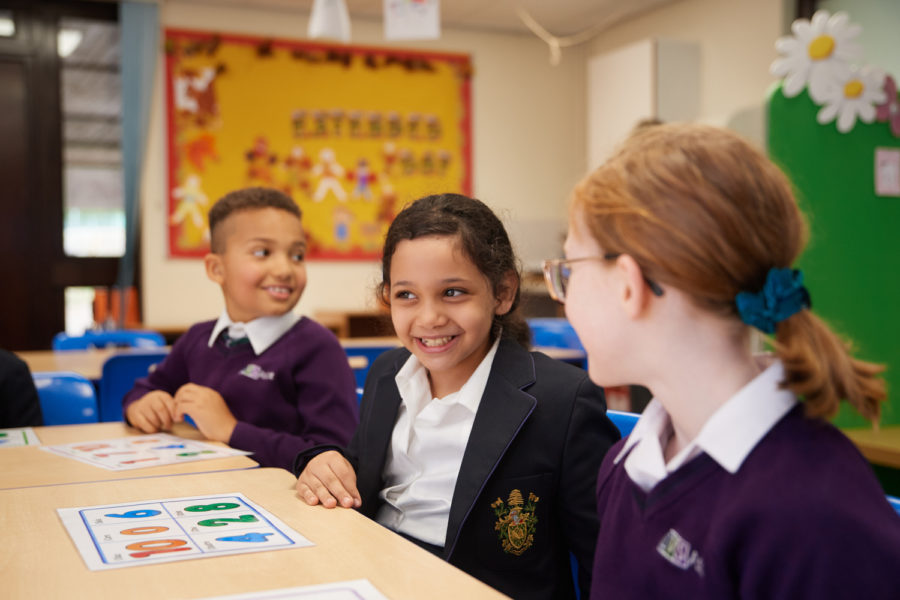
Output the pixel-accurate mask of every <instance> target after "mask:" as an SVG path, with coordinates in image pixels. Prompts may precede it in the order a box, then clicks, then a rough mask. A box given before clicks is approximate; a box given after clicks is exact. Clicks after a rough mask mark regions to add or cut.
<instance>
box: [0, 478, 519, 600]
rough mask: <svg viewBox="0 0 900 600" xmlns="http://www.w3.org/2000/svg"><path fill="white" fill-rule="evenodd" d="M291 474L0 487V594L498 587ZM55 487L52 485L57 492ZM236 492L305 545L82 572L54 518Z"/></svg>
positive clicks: (457, 592)
mask: <svg viewBox="0 0 900 600" xmlns="http://www.w3.org/2000/svg"><path fill="white" fill-rule="evenodd" d="M294 483H295V479H294V477H293V476H292V475H291V474H290V473H288V472H287V471H284V470H282V469H254V470H247V471H233V472H228V473H205V474H197V475H183V476H180V477H156V478H152V479H137V480H133V481H129V482H128V483H127V485H123V484H122V482H109V483H88V484H74V485H67V486H65V487H61V488H23V489H17V490H2V491H0V506H2V507H3V510H2V511H0V531H3V537H4V539H5V540H6V543H4V544H2V548H0V565H3V573H4V577H3V589H4V592H3V596H4V597H7V598H31V597H33V598H69V597H73V596H81V595H84V596H89V597H90V598H92V600H103V599H105V598H110V599H114V600H119V599H120V598H129V599H138V600H140V599H143V598H146V599H152V600H157V599H159V598H205V597H208V596H219V595H226V594H239V593H248V592H253V591H262V590H271V589H278V588H286V587H294V586H302V585H314V584H320V583H330V582H339V581H346V580H351V579H363V578H364V579H368V580H369V581H370V582H372V584H373V585H374V586H375V587H376V588H378V589H379V590H380V591H381V592H382V593H383V594H385V595H386V596H387V597H389V598H391V599H392V600H403V599H407V598H408V599H410V600H412V599H417V600H418V599H421V598H428V599H429V600H442V599H446V600H458V599H459V598H466V599H467V600H481V599H485V600H489V599H496V598H505V596H502V595H501V594H500V593H498V592H496V591H494V590H493V589H491V588H489V587H488V586H486V585H484V584H483V583H481V582H480V581H478V580H476V579H474V578H473V577H471V576H469V575H467V574H465V573H463V572H462V571H460V570H458V569H456V568H455V567H452V566H450V565H448V564H447V563H445V562H444V561H442V560H440V559H439V558H437V557H435V556H433V555H431V554H429V553H428V552H426V551H424V550H422V549H420V548H418V547H417V546H415V545H414V544H412V543H411V542H408V541H406V540H405V539H403V538H401V537H400V536H398V535H396V534H394V533H392V532H390V531H389V530H387V529H385V528H384V527H381V526H380V525H378V524H377V523H375V522H374V521H370V520H369V519H367V518H365V517H363V516H362V515H360V514H359V513H357V512H356V511H353V510H349V509H330V510H329V509H326V508H322V507H320V506H315V507H312V506H307V505H306V504H305V503H303V502H302V501H301V500H299V499H298V498H297V497H296V492H295V491H294ZM57 490H58V491H57ZM229 492H240V493H243V494H244V495H246V496H247V497H248V498H249V499H250V500H252V501H253V502H255V503H257V504H259V505H260V506H262V507H263V508H265V509H266V510H268V511H270V512H272V513H273V514H275V516H277V517H278V518H280V519H281V520H283V521H284V522H285V523H286V524H287V525H289V526H290V527H292V528H293V529H295V530H296V531H298V532H299V533H301V534H302V535H304V536H305V537H307V538H308V539H309V540H311V541H312V542H313V543H314V544H315V546H312V547H307V548H293V549H288V550H272V551H269V552H257V553H252V554H239V555H230V556H218V557H208V558H201V559H195V560H184V561H178V562H170V563H163V564H155V565H141V566H135V567H124V568H119V569H111V570H106V571H90V570H88V568H87V567H86V566H85V564H84V561H83V559H82V557H81V555H80V554H79V553H78V551H77V550H76V548H75V546H74V544H73V543H72V541H71V539H70V537H69V535H68V533H67V531H66V530H65V528H64V527H63V525H62V522H61V521H60V519H59V516H58V515H57V512H56V509H57V508H73V507H83V506H94V505H101V504H112V503H116V502H132V501H138V500H156V499H163V498H173V497H182V496H193V495H201V494H217V493H222V494H224V493H229Z"/></svg>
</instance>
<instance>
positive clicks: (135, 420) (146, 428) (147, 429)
mask: <svg viewBox="0 0 900 600" xmlns="http://www.w3.org/2000/svg"><path fill="white" fill-rule="evenodd" d="M129 420H130V421H131V424H132V425H134V426H135V427H136V428H137V429H140V430H141V431H143V432H144V433H156V432H157V431H159V429H157V428H156V427H154V426H153V424H152V423H151V422H150V421H149V419H147V417H146V416H144V413H142V412H140V411H134V413H133V414H132V415H131V417H130V418H129Z"/></svg>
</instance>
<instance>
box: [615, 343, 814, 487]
mask: <svg viewBox="0 0 900 600" xmlns="http://www.w3.org/2000/svg"><path fill="white" fill-rule="evenodd" d="M782 381H784V366H783V365H782V364H781V361H779V360H775V361H774V362H772V364H771V365H770V366H769V367H768V368H766V369H765V370H764V371H763V372H762V373H760V374H759V375H757V376H756V377H755V378H754V379H752V380H751V381H750V382H749V383H747V385H745V386H744V387H743V388H741V389H740V390H738V392H737V393H736V394H735V395H734V396H732V397H731V398H729V399H728V400H727V401H726V402H725V404H723V405H722V406H720V407H719V409H718V410H716V412H715V413H713V415H712V416H711V417H710V418H709V420H707V422H706V423H705V424H704V425H703V428H702V429H701V430H700V433H699V434H698V435H697V437H696V438H695V439H694V440H693V441H692V442H691V443H690V444H688V446H687V447H686V448H684V449H682V451H681V452H679V453H678V454H677V455H676V456H674V457H673V458H672V460H670V461H669V463H668V464H666V462H665V459H664V458H663V456H664V454H663V448H664V445H665V442H666V441H667V440H668V439H669V437H670V436H671V435H672V423H671V420H670V419H669V414H668V413H667V412H666V410H665V408H664V407H663V405H662V403H661V402H660V401H659V400H657V399H655V398H654V399H653V400H652V401H651V402H650V404H648V405H647V407H646V408H645V409H644V412H643V414H642V415H641V417H640V419H639V420H638V422H637V424H636V425H635V427H634V430H633V431H632V432H631V435H629V436H628V439H627V440H626V441H625V445H624V446H623V447H622V449H621V451H620V452H619V454H618V455H617V456H616V458H615V462H616V463H618V462H619V461H621V460H622V457H624V456H625V455H626V454H627V455H628V457H627V458H626V459H625V470H626V472H627V473H628V476H629V478H630V479H631V480H632V481H634V482H635V483H636V484H638V485H639V486H640V487H641V488H643V489H644V490H645V491H649V490H650V489H651V488H652V487H653V486H655V485H656V484H657V483H659V482H660V481H662V480H663V479H664V478H665V477H666V476H667V475H668V474H669V473H672V472H674V471H675V470H677V469H678V468H679V467H680V466H681V465H683V464H684V463H686V462H687V461H689V460H690V459H692V458H694V457H695V456H697V455H699V454H700V453H701V452H705V453H706V454H708V455H709V456H710V458H712V459H713V460H714V461H716V462H717V463H718V464H719V465H720V466H721V467H722V468H723V469H725V470H726V471H728V472H729V473H732V474H733V473H736V472H737V471H738V469H740V468H741V465H742V464H743V462H744V460H745V459H746V458H747V456H749V455H750V452H752V451H753V448H755V447H756V445H757V444H758V443H759V442H760V440H762V438H763V437H765V435H766V434H767V433H768V432H769V430H770V429H772V427H774V426H775V424H776V423H777V422H778V421H780V420H781V418H782V417H783V416H784V415H785V414H787V413H788V412H789V411H790V410H791V409H792V408H793V407H794V405H795V404H796V403H797V398H796V396H795V395H794V394H793V393H792V392H790V391H788V390H785V389H781V387H780V384H781V382H782ZM632 448H633V449H634V450H633V451H632V452H630V453H629V450H631V449H632Z"/></svg>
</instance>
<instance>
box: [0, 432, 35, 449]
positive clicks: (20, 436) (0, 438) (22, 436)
mask: <svg viewBox="0 0 900 600" xmlns="http://www.w3.org/2000/svg"><path fill="white" fill-rule="evenodd" d="M40 443H41V441H40V440H39V439H38V436H37V434H36V433H35V432H34V429H32V428H31V427H13V428H12V429H0V448H12V447H14V446H32V445H35V444H40Z"/></svg>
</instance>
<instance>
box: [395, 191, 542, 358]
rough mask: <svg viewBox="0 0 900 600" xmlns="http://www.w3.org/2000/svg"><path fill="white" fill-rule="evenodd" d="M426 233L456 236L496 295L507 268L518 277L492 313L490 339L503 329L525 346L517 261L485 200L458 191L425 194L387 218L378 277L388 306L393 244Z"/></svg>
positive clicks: (527, 333)
mask: <svg viewBox="0 0 900 600" xmlns="http://www.w3.org/2000/svg"><path fill="white" fill-rule="evenodd" d="M426 236H457V237H458V238H459V244H460V248H461V249H462V251H463V252H464V253H465V255H466V256H467V257H468V258H469V260H471V261H472V263H473V264H474V265H475V266H476V267H477V268H478V270H479V271H480V272H481V273H482V274H483V275H484V276H485V277H487V279H488V281H489V282H490V284H491V289H492V290H493V292H494V295H495V296H498V295H499V293H500V286H501V285H503V283H504V278H505V277H506V276H507V274H508V273H513V274H514V275H515V280H516V295H515V298H514V300H513V303H512V307H511V308H510V309H509V312H507V313H506V314H504V315H494V322H493V324H492V326H491V339H492V340H494V339H497V335H498V333H500V331H501V329H502V335H503V337H504V338H509V339H512V340H515V341H517V342H518V343H519V344H521V345H522V346H524V347H525V348H528V347H529V345H530V343H531V331H530V330H529V328H528V323H526V322H525V319H524V318H523V317H522V315H521V313H520V311H519V298H520V287H521V285H520V284H521V275H520V274H519V266H518V261H517V259H516V255H515V253H514V252H513V249H512V244H511V243H510V242H509V236H508V235H507V234H506V229H504V227H503V223H501V222H500V219H498V218H497V215H495V214H494V212H493V211H492V210H491V209H490V208H488V206H487V205H486V204H485V203H484V202H482V201H480V200H476V199H474V198H469V197H468V196H463V195H461V194H437V195H434V196H426V197H424V198H420V199H418V200H416V201H415V202H413V203H412V204H410V205H408V206H406V207H405V208H404V209H403V210H401V211H400V214H398V215H397V217H396V218H395V219H394V221H393V223H391V226H390V228H388V232H387V236H386V237H385V240H384V253H383V255H382V258H381V278H382V281H381V283H380V284H379V285H378V297H379V300H381V302H383V303H384V304H385V305H388V306H390V300H389V298H388V297H387V294H386V292H387V288H388V287H389V286H390V284H391V258H392V257H393V255H394V250H396V249H397V244H399V243H400V242H402V241H404V240H414V239H417V238H421V237H426Z"/></svg>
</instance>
